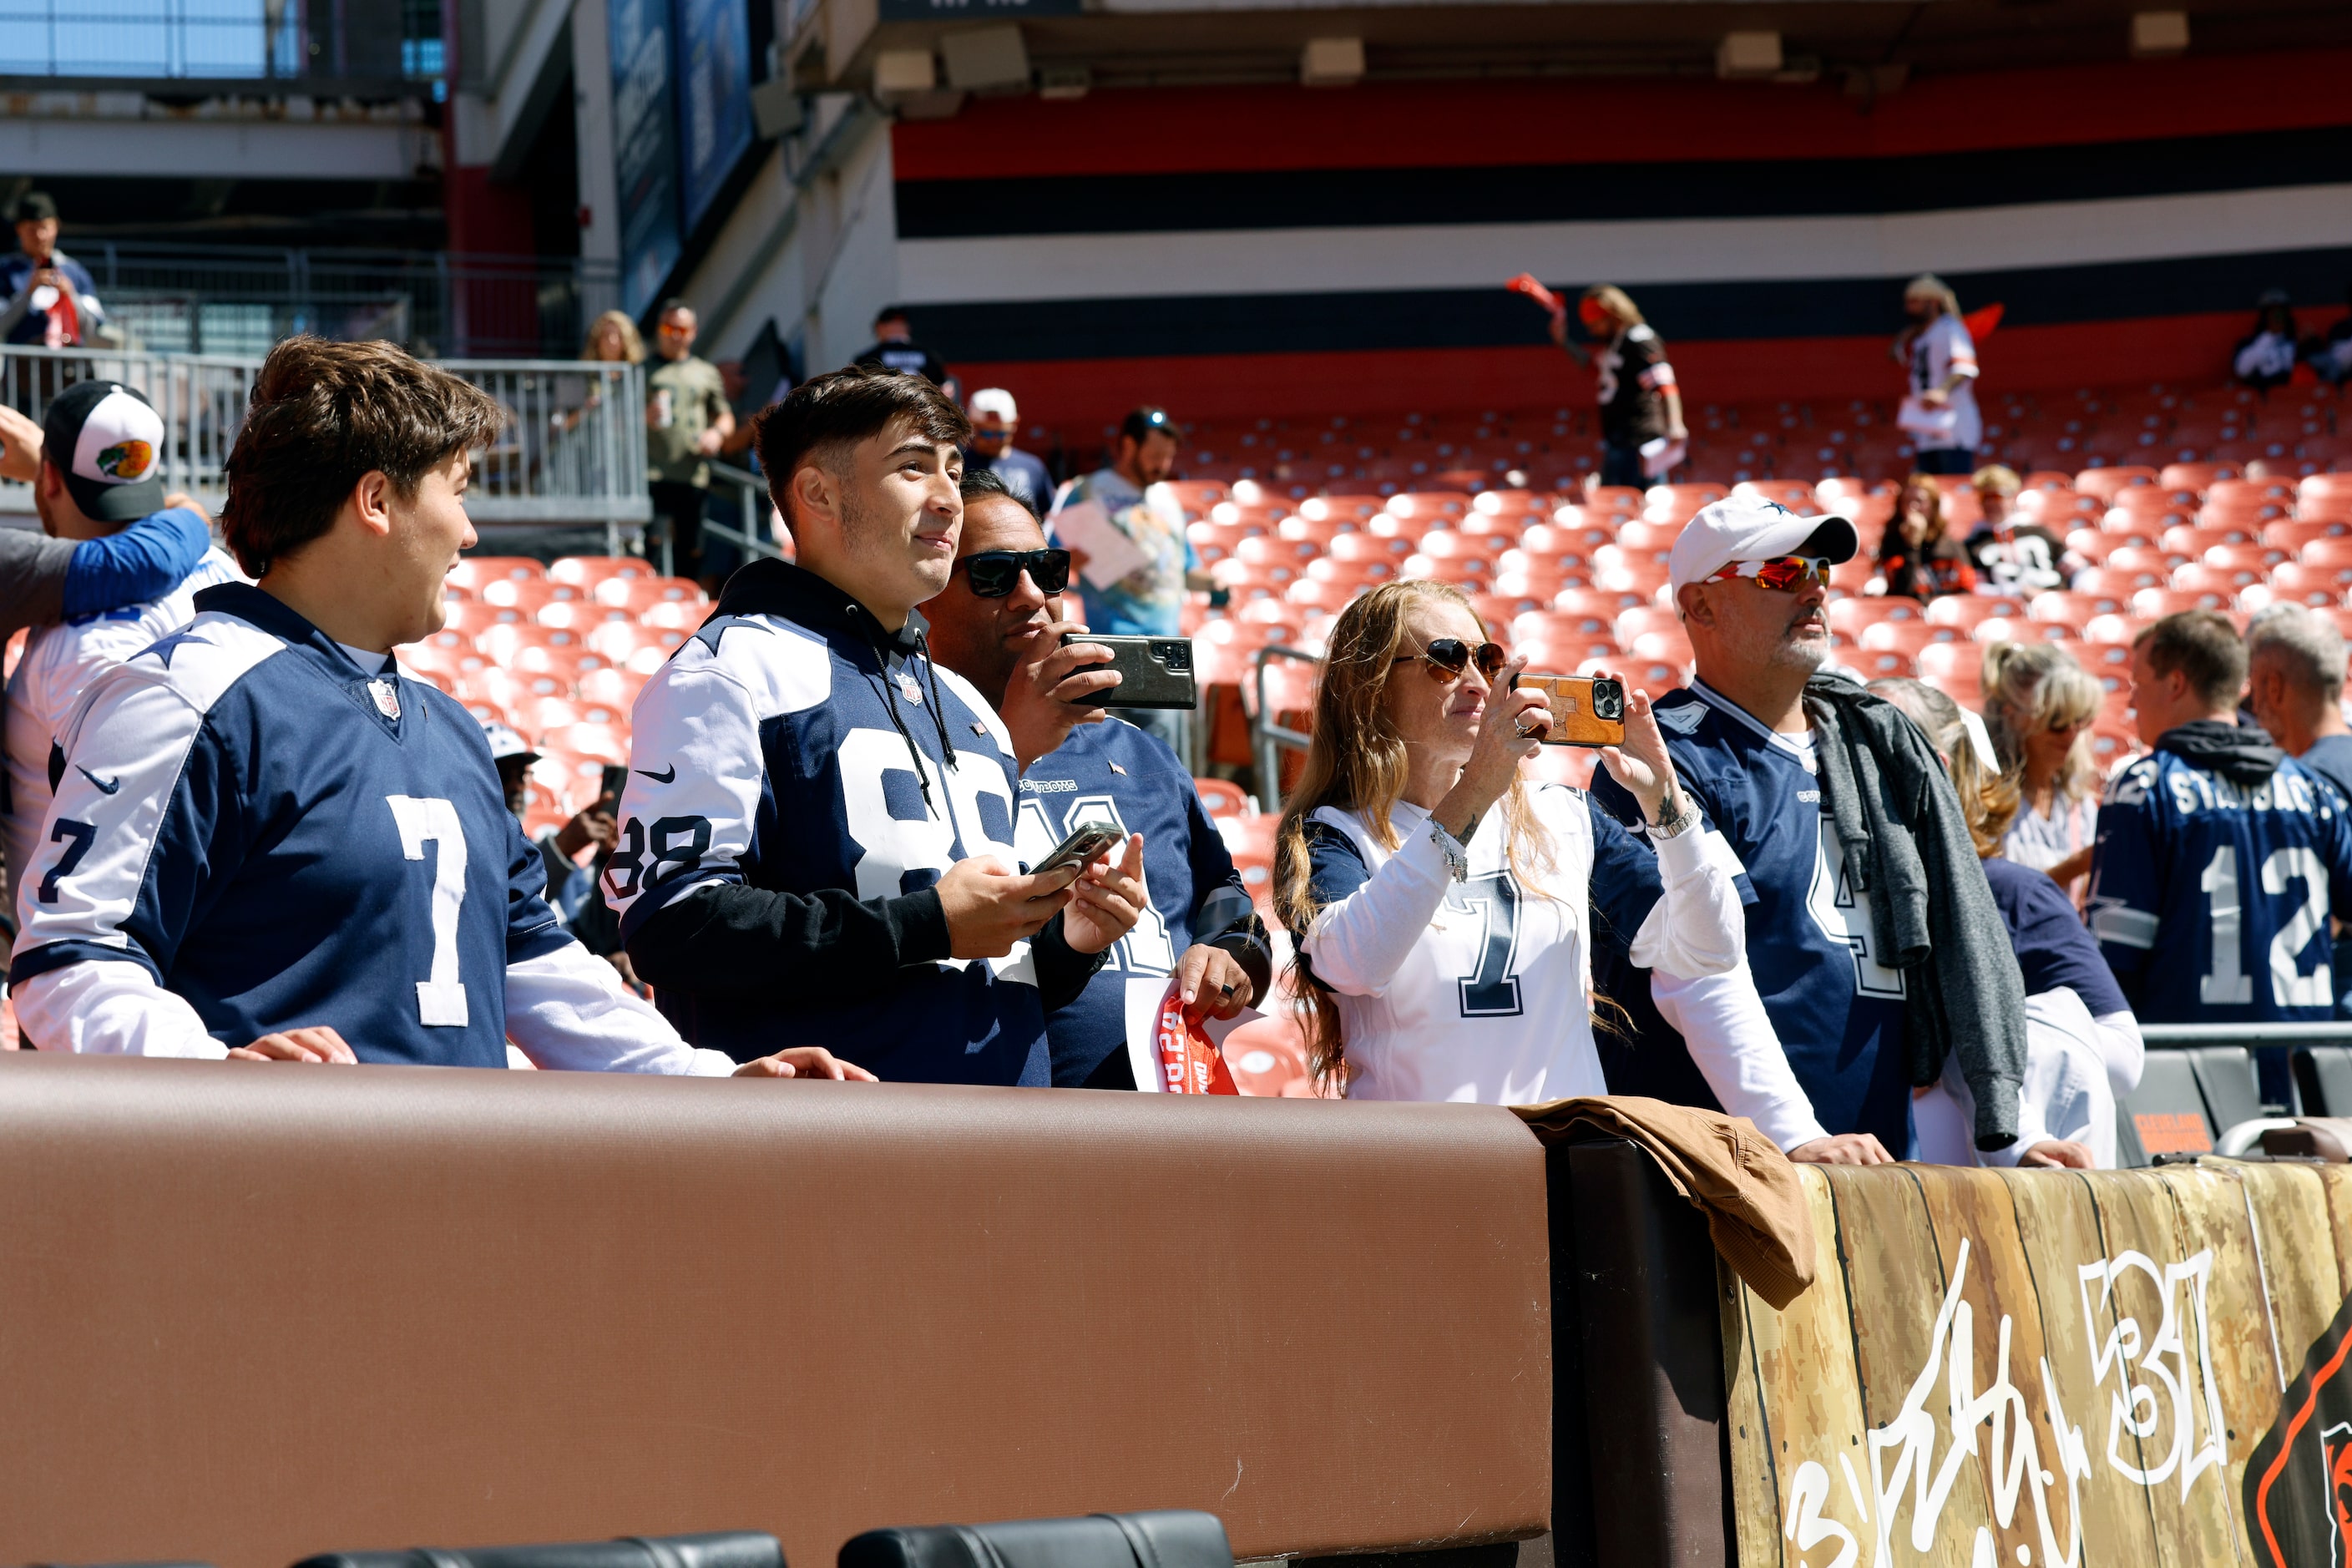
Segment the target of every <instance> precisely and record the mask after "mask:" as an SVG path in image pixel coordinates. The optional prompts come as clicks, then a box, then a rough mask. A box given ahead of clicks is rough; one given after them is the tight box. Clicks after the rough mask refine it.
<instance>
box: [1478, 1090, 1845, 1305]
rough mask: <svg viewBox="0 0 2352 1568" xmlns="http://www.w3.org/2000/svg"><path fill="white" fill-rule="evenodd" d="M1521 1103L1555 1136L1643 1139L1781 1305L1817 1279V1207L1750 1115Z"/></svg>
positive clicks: (1733, 1260) (1751, 1280)
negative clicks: (1594, 1132)
mask: <svg viewBox="0 0 2352 1568" xmlns="http://www.w3.org/2000/svg"><path fill="white" fill-rule="evenodd" d="M1517 1109H1518V1112H1519V1115H1520V1116H1521V1117H1523V1118H1524V1119H1525V1120H1526V1121H1527V1123H1528V1126H1529V1127H1531V1128H1533V1129H1534V1131H1535V1134H1536V1136H1537V1137H1538V1139H1540V1140H1542V1141H1543V1142H1545V1143H1546V1144H1551V1143H1558V1142H1564V1141H1566V1140H1567V1139H1568V1138H1569V1137H1570V1135H1571V1134H1572V1132H1573V1131H1574V1129H1575V1128H1576V1126H1577V1124H1578V1123H1582V1124H1584V1125H1585V1126H1588V1127H1591V1128H1595V1129H1598V1130H1599V1131H1602V1132H1607V1133H1614V1134H1615V1135H1616V1136H1618V1137H1620V1138H1624V1139H1628V1140H1631V1141H1632V1142H1635V1143H1638V1144H1640V1145H1641V1146H1642V1147H1643V1149H1644V1150H1645V1151H1647V1152H1648V1153H1649V1156H1650V1158H1652V1159H1653V1160H1655V1161H1656V1162H1657V1163H1658V1168H1659V1169H1660V1170H1662V1171H1664V1173H1666V1180H1667V1181H1669V1182H1672V1183H1673V1184H1674V1186H1675V1191H1676V1192H1678V1193H1680V1194H1682V1195H1683V1196H1684V1197H1685V1198H1687V1199H1689V1200H1690V1203H1691V1206H1692V1207H1693V1208H1696V1209H1697V1210H1698V1211H1699V1212H1700V1213H1701V1214H1704V1215H1706V1229H1707V1235H1708V1236H1709V1237H1712V1238H1713V1240H1714V1242H1715V1249H1716V1251H1717V1252H1719V1253H1721V1254H1722V1255H1723V1257H1724V1259H1725V1261H1727V1262H1728V1263H1729V1264H1730V1265H1731V1267H1732V1268H1733V1270H1734V1271H1735V1272H1736V1273H1738V1276H1739V1277H1740V1278H1741V1279H1745V1280H1746V1281H1748V1287H1749V1288H1750V1289H1753V1290H1754V1291H1755V1292H1756V1293H1757V1294H1758V1295H1759V1296H1761V1297H1763V1298H1764V1300H1767V1301H1769V1302H1770V1303H1772V1306H1773V1308H1774V1309H1775V1310H1779V1309H1780V1308H1782V1307H1786V1306H1787V1305H1788V1304H1789V1303H1790V1302H1791V1301H1793V1300H1796V1299H1797V1298H1798V1296H1800V1295H1801V1294H1802V1293H1803V1291H1804V1289H1805V1287H1807V1286H1808V1285H1811V1283H1812V1282H1813V1256H1814V1255H1813V1218H1812V1210H1811V1208H1810V1207H1809V1206H1808V1205H1807V1204H1806V1202H1805V1193H1804V1188H1803V1187H1802V1186H1801V1184H1799V1182H1798V1179H1797V1167H1796V1166H1794V1165H1792V1164H1790V1163H1789V1157H1788V1156H1787V1155H1786V1154H1783V1153H1781V1152H1780V1150H1779V1149H1778V1148H1776V1147H1774V1146H1773V1143H1772V1141H1771V1140H1770V1139H1769V1138H1767V1137H1765V1136H1764V1135H1763V1134H1762V1133H1761V1132H1759V1131H1756V1124H1755V1123H1754V1122H1752V1121H1748V1118H1746V1117H1744V1116H1726V1115H1724V1114H1722V1113H1721V1112H1720V1111H1714V1110H1694V1109H1693V1108H1691V1107H1689V1106H1686V1105H1669V1104H1667V1103H1666V1102H1665V1101H1664V1100H1643V1099H1641V1098H1640V1097H1638V1096H1635V1095H1606V1096H1601V1095H1594V1096H1588V1097H1586V1098H1584V1099H1581V1100H1553V1101H1551V1102H1550V1103H1549V1104H1547V1105H1523V1106H1520V1107H1518V1108H1517Z"/></svg>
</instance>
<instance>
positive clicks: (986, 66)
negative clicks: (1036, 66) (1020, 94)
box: [940, 26, 1029, 92]
mask: <svg viewBox="0 0 2352 1568" xmlns="http://www.w3.org/2000/svg"><path fill="white" fill-rule="evenodd" d="M940 59H941V60H942V61H944V62H945V63H946V65H947V68H948V85H949V86H950V87H951V88H954V89H957V90H958V91H961V92H984V91H987V90H989V89H992V88H1008V87H1012V88H1024V89H1025V88H1026V87H1027V86H1028V85H1029V49H1028V47H1027V46H1026V45H1025V44H1024V43H1023V42H1022V40H1021V29H1020V28H1018V27H1016V26H1001V27H976V28H973V29H971V31H969V32H961V33H950V34H947V35H946V36H945V37H941V38H940Z"/></svg>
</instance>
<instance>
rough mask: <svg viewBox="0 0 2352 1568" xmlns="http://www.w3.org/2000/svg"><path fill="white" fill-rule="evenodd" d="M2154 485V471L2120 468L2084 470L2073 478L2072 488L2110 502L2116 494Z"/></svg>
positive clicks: (2149, 469)
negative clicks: (2139, 486) (2125, 490)
mask: <svg viewBox="0 0 2352 1568" xmlns="http://www.w3.org/2000/svg"><path fill="white" fill-rule="evenodd" d="M2154 483H2156V470H2155V469H2154V468H2132V467H2120V468H2085V469H2084V470H2083V471H2082V472H2081V473H2078V474H2076V475H2075V476H2074V488H2075V489H2078V490H2080V491H2082V492H2083V493H2084V494H2085V495H2095V496H2098V497H2100V498H2101V499H2102V500H2109V501H2112V500H2114V499H2115V497H2116V492H2117V491H2119V490H2123V489H2130V488H2132V487H2134V486H2137V485H2153V484H2154Z"/></svg>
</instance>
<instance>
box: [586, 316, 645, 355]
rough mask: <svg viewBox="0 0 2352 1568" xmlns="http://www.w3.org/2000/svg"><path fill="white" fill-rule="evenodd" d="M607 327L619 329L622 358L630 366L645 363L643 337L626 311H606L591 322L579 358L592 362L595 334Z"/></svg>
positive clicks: (594, 353) (594, 352)
mask: <svg viewBox="0 0 2352 1568" xmlns="http://www.w3.org/2000/svg"><path fill="white" fill-rule="evenodd" d="M608 326H614V327H618V328H620V329H621V353H622V355H623V357H624V358H625V359H626V360H627V361H628V363H631V364H643V363H646V340H645V337H644V335H643V334H642V333H640V332H639V331H637V323H636V322H635V321H631V320H630V319H629V313H628V312H627V311H626V310H607V311H605V312H604V314H603V315H601V316H599V317H597V318H596V319H595V320H594V321H591V322H590V323H589V324H588V335H587V336H586V337H585V338H583V340H581V343H580V357H581V358H582V359H584V360H593V359H594V358H595V357H596V334H598V333H599V332H601V331H604V329H605V328H606V327H608Z"/></svg>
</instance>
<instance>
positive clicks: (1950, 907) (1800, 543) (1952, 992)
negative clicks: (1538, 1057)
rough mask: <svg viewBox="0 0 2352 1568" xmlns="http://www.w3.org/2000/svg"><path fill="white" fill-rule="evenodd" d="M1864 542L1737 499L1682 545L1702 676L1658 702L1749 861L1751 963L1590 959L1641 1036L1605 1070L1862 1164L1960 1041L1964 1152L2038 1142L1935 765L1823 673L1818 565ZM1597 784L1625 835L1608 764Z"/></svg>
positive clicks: (2020, 995) (2008, 987)
mask: <svg viewBox="0 0 2352 1568" xmlns="http://www.w3.org/2000/svg"><path fill="white" fill-rule="evenodd" d="M1856 544H1857V540H1856V537H1855V533H1854V528H1853V522H1852V521H1849V520H1848V519H1845V518H1843V517H1823V518H1800V517H1796V516H1794V515H1792V514H1790V512H1788V511H1787V510H1784V509H1783V508H1781V507H1780V506H1777V505H1775V504H1773V503H1772V502H1770V501H1765V500H1749V499H1747V498H1744V497H1737V496H1735V497H1733V498H1731V499H1729V500H1722V501H1718V502H1717V503H1716V504H1714V505H1713V506H1710V507H1707V508H1706V509H1704V510H1701V511H1700V512H1699V513H1698V515H1697V516H1696V517H1695V518H1693V519H1692V520H1691V521H1690V523H1689V524H1688V525H1687V526H1686V527H1685V529H1684V530H1683V531H1682V533H1681V535H1680V536H1679V537H1677V538H1676V540H1675V547H1674V551H1673V553H1672V554H1671V556H1670V557H1669V558H1668V563H1667V571H1668V577H1669V581H1670V582H1671V583H1672V584H1673V587H1674V592H1675V601H1676V604H1677V605H1678V606H1679V607H1680V609H1681V611H1682V616H1683V624H1684V626H1685V628H1686V629H1687V630H1688V631H1689V633H1690V639H1691V647H1692V648H1693V650H1694V651H1695V652H1696V656H1697V664H1698V674H1697V679H1696V680H1694V681H1693V682H1692V684H1691V686H1690V687H1689V688H1688V689H1684V690H1678V691H1675V692H1671V693H1669V694H1667V695H1666V696H1664V697H1662V698H1660V699H1659V700H1658V702H1657V707H1656V712H1657V717H1658V725H1659V727H1660V729H1661V730H1662V731H1664V734H1665V741H1666V749H1667V751H1668V752H1669V753H1670V754H1671V755H1672V756H1673V758H1674V761H1675V768H1676V769H1677V770H1678V771H1679V772H1680V773H1681V774H1682V779H1683V786H1684V788H1685V790H1686V791H1687V792H1688V793H1689V794H1690V795H1691V796H1692V798H1693V799H1694V800H1695V801H1696V802H1697V804H1698V806H1699V809H1700V810H1701V811H1702V812H1703V813H1704V814H1705V815H1706V820H1707V823H1708V824H1709V825H1710V826H1712V827H1714V828H1716V829H1718V830H1719V831H1720V832H1721V833H1722V835H1723V837H1724V838H1725V840H1726V841H1727V843H1728V845H1729V846H1730V848H1731V850H1732V851H1733V853H1735V854H1736V855H1738V858H1739V860H1740V863H1741V864H1742V865H1743V866H1744V867H1745V868H1746V876H1745V878H1744V879H1743V880H1742V896H1743V898H1744V899H1745V900H1747V904H1748V957H1747V962H1746V963H1745V964H1744V965H1742V966H1741V967H1740V968H1738V969H1736V970H1734V971H1733V972H1731V973H1728V974H1719V975H1710V976H1706V977H1703V978H1700V979H1696V980H1679V979H1675V978H1673V977H1670V976H1668V975H1665V974H1664V973H1660V974H1657V975H1655V976H1654V977H1653V978H1652V982H1651V984H1647V985H1644V984H1638V983H1637V980H1638V973H1637V974H1636V975H1634V976H1631V977H1619V976H1608V977H1597V979H1598V981H1599V984H1600V985H1601V990H1603V991H1604V992H1605V993H1606V994H1609V995H1610V996H1612V997H1613V998H1615V999H1616V1000H1617V1001H1618V1002H1620V1003H1622V1005H1624V1006H1625V1007H1626V1009H1627V1010H1628V1011H1629V1012H1630V1013H1632V1014H1633V1016H1634V1019H1635V1021H1636V1023H1637V1025H1639V1026H1640V1029H1639V1032H1640V1034H1641V1035H1642V1036H1643V1039H1642V1042H1641V1044H1640V1045H1639V1046H1638V1047H1633V1048H1626V1047H1614V1048H1612V1047H1610V1046H1608V1045H1605V1044H1604V1046H1603V1062H1604V1066H1605V1068H1606V1069H1607V1071H1608V1074H1609V1083H1610V1088H1611V1089H1612V1092H1615V1093H1620V1094H1647V1095H1654V1096H1656V1097H1657V1098H1659V1099H1662V1100H1672V1101H1675V1102H1676V1103H1679V1104H1686V1105H1689V1104H1696V1105H1702V1106H1719V1107H1720V1108H1721V1109H1723V1110H1727V1111H1729V1112H1730V1113H1731V1114H1733V1115H1735V1116H1746V1117H1748V1118H1750V1119H1751V1120H1752V1121H1755V1123H1756V1125H1757V1127H1758V1129H1759V1130H1760V1131H1762V1132H1763V1133H1764V1134H1765V1135H1766V1136H1767V1137H1769V1138H1770V1139H1772V1140H1773V1141H1774V1142H1777V1143H1779V1144H1780V1147H1781V1148H1782V1149H1783V1150H1785V1151H1787V1152H1788V1153H1789V1155H1790V1158H1792V1159H1797V1160H1811V1161H1820V1162H1824V1163H1851V1164H1874V1163H1879V1162H1881V1161H1884V1160H1886V1159H1888V1158H1889V1157H1891V1156H1892V1157H1900V1156H1901V1155H1903V1154H1904V1153H1905V1152H1906V1151H1907V1150H1908V1149H1909V1147H1910V1145H1911V1142H1912V1130H1911V1089H1912V1088H1913V1087H1914V1086H1915V1085H1920V1084H1927V1083H1932V1082H1935V1081H1937V1079H1938V1078H1939V1077H1940V1075H1941V1073H1942V1071H1943V1066H1944V1056H1945V1053H1946V1052H1947V1051H1958V1053H1959V1059H1960V1067H1961V1070H1962V1073H1963V1074H1964V1076H1965V1077H1966V1079H1967V1080H1968V1082H1969V1087H1970V1089H1971V1090H1972V1091H1973V1093H1974V1095H1975V1100H1976V1110H1977V1126H1976V1129H1975V1132H1976V1142H1977V1145H1978V1147H1979V1150H1981V1151H1983V1152H1986V1153H1987V1154H1988V1155H1989V1156H1992V1157H1994V1159H1995V1163H2000V1160H2002V1159H2004V1158H2005V1159H2006V1160H2008V1161H2009V1162H2010V1163H2015V1162H2016V1161H2017V1160H2019V1159H2021V1158H2022V1159H2037V1157H2036V1156H2035V1155H2034V1154H2033V1153H2032V1147H2031V1146H2028V1147H2025V1148H2020V1147H2018V1146H2017V1144H2018V1136H2017V1134H2018V1131H2019V1121H2018V1119H2019V1114H2020V1109H2021V1107H2020V1100H2019V1088H2020V1085H2021V1080H2022V1075H2023V1072H2024V1066H2025V991H2024V981H2023V979H2022V977H2021V975H2020V973H2019V972H2018V965H2017V958H2016V955H2015V954H2014V953H2013V952H2011V951H2010V949H2009V946H2008V942H2007V939H2006V936H2005V934H2004V930H2005V928H2004V927H2003V925H2002V923H2001V919H2000V911H1999V910H1998V909H1997V908H1996V907H1995V906H1994V903H1993V900H1992V892H1991V889H1990V888H1989V887H1988V886H1987V884H1986V882H1985V877H1984V871H1983V869H1982V868H1981V867H1980V866H1979V863H1978V860H1977V857H1976V848H1975V845H1974V842H1973V841H1972V840H1971V839H1970V838H1969V834H1968V824H1967V821H1966V819H1965V817H1964V816H1962V814H1961V812H1960V805H1959V800H1958V796H1957V795H1954V794H1953V792H1952V786H1951V781H1950V780H1949V779H1948V777H1946V776H1945V773H1944V771H1943V766H1942V763H1940V762H1939V761H1938V760H1937V756H1936V753H1935V751H1934V749H1933V748H1932V747H1930V746H1929V745H1928V744H1927V739H1926V737H1924V736H1923V735H1921V734H1920V733H1919V731H1918V728H1917V726H1916V725H1915V724H1913V723H1912V722H1911V721H1910V720H1909V719H1908V718H1906V717H1905V716H1904V714H1903V713H1902V712H1901V710H1898V709H1896V708H1895V707H1894V706H1893V705H1892V704H1890V703H1887V702H1885V701H1883V700H1880V699H1878V698H1875V697H1873V696H1870V695H1869V694H1867V693H1865V692H1864V691H1863V690H1862V689H1861V688H1860V687H1859V686H1857V685H1855V684H1853V682H1852V681H1849V680H1845V679H1841V678H1838V677H1835V676H1822V675H1820V674H1817V673H1816V672H1817V671H1819V670H1820V669H1821V667H1822V665H1823V664H1824V663H1825V662H1826V661H1827V660H1828V658H1829V651H1830V643H1829V626H1828V622H1827V620H1826V618H1825V617H1824V616H1823V614H1822V605H1823V604H1824V602H1825V600H1826V597H1827V592H1828V585H1829V569H1830V567H1831V566H1832V564H1834V563H1837V562H1841V561H1845V560H1849V559H1851V558H1852V557H1853V552H1854V550H1855V548H1856ZM1873 775H1874V776H1875V780H1876V783H1877V784H1879V786H1880V787H1878V788H1862V787H1857V785H1856V783H1855V781H1856V779H1857V778H1858V777H1860V778H1869V777H1872V776H1873ZM1592 798H1593V799H1594V801H1595V802H1597V803H1599V804H1601V805H1606V806H1607V807H1608V808H1609V809H1610V810H1611V811H1612V812H1614V813H1615V814H1616V815H1617V816H1618V817H1619V818H1620V819H1621V820H1622V821H1623V822H1625V824H1626V825H1627V826H1630V827H1633V828H1634V829H1635V831H1637V832H1638V831H1640V830H1641V829H1640V826H1639V825H1640V817H1639V812H1638V807H1637V805H1636V804H1635V803H1634V801H1633V797H1632V796H1631V795H1628V794H1627V793H1626V792H1625V790H1624V789H1623V788H1622V786H1620V785H1619V784H1616V783H1615V782H1614V781H1613V780H1612V779H1610V778H1609V777H1608V776H1607V775H1606V774H1605V773H1602V774H1597V775H1595V777H1594V779H1593V785H1592ZM1653 1002H1654V1006H1653V1005H1652V1004H1653ZM1685 1047H1686V1048H1685Z"/></svg>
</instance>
